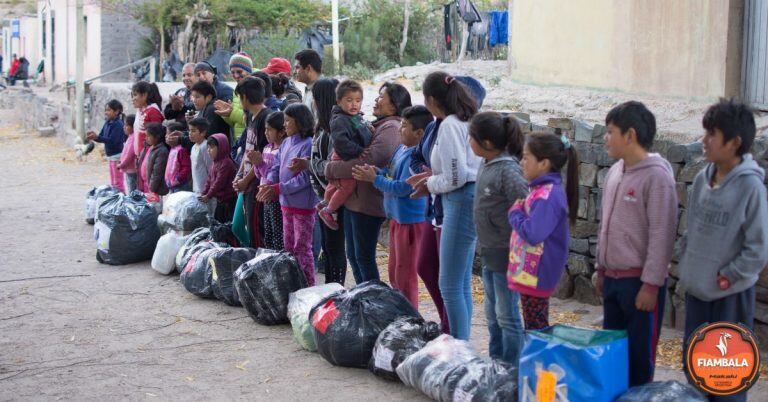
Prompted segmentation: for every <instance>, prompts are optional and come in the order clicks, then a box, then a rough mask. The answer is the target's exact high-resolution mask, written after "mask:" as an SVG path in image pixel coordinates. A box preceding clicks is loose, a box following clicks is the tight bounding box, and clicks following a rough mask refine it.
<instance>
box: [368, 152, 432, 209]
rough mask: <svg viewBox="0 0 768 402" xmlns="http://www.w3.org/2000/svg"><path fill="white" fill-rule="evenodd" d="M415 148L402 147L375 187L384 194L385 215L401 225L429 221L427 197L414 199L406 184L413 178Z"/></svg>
mask: <svg viewBox="0 0 768 402" xmlns="http://www.w3.org/2000/svg"><path fill="white" fill-rule="evenodd" d="M415 150H416V148H415V147H410V148H406V147H405V146H403V145H400V146H399V147H398V148H397V150H396V151H395V155H394V156H392V160H391V161H390V162H389V166H388V167H386V168H384V169H381V170H380V171H379V175H378V176H376V179H375V180H374V181H373V186H374V187H376V188H377V189H378V190H379V191H381V192H382V193H383V194H384V213H386V214H387V217H388V218H390V219H394V220H395V221H396V222H397V223H400V224H410V223H420V222H424V221H426V220H427V215H426V210H427V197H421V198H416V199H413V198H411V197H410V195H411V193H412V192H413V188H412V187H411V186H410V185H408V183H406V182H405V180H406V179H408V178H409V177H411V172H410V167H411V157H412V156H413V153H414V151H415Z"/></svg>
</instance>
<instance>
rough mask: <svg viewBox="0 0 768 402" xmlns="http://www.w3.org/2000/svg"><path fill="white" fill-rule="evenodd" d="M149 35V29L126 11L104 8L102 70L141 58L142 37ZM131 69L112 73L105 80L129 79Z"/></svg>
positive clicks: (101, 37)
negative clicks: (113, 10) (120, 11)
mask: <svg viewBox="0 0 768 402" xmlns="http://www.w3.org/2000/svg"><path fill="white" fill-rule="evenodd" d="M145 36H149V30H148V29H146V28H144V27H142V26H141V25H139V23H138V21H137V20H135V19H134V18H132V17H131V16H129V15H127V14H125V13H119V12H112V11H108V10H102V14H101V36H100V40H101V43H102V45H101V71H102V72H107V71H110V70H112V69H114V68H117V67H120V66H124V65H126V64H128V63H130V62H132V61H134V60H138V59H140V58H141V57H142V56H141V55H140V54H139V45H140V43H141V39H142V38H143V37H145ZM129 79H130V71H128V70H124V71H121V72H119V73H114V74H110V75H108V76H106V77H104V78H102V79H101V80H102V81H103V82H117V81H128V80H129Z"/></svg>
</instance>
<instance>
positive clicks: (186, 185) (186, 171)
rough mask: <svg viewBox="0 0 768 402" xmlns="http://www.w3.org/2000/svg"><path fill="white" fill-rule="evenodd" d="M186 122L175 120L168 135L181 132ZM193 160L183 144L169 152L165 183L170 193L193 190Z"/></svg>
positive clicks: (168, 128)
mask: <svg viewBox="0 0 768 402" xmlns="http://www.w3.org/2000/svg"><path fill="white" fill-rule="evenodd" d="M183 130H184V124H182V123H179V122H177V121H174V122H172V123H170V124H168V127H167V131H166V135H171V133H173V134H174V135H175V134H181V131H183ZM191 176H192V162H191V161H190V158H189V152H188V151H187V149H186V148H184V147H183V146H182V145H181V144H176V145H175V146H174V147H173V148H171V150H170V152H169V153H168V165H167V166H166V167H165V185H166V186H168V192H169V193H176V192H179V191H190V190H192V182H191V178H192V177H191Z"/></svg>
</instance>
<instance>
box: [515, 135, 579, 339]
mask: <svg viewBox="0 0 768 402" xmlns="http://www.w3.org/2000/svg"><path fill="white" fill-rule="evenodd" d="M566 163H567V164H568V167H567V186H566V189H565V192H563V187H562V178H561V177H560V170H561V169H562V168H563V166H565V165H566ZM521 165H522V168H523V177H525V179H526V180H528V182H529V184H528V187H529V189H530V194H528V196H527V197H525V200H523V199H519V200H517V201H515V204H514V205H513V206H512V208H511V209H510V211H509V224H510V225H511V226H512V236H511V239H510V241H509V244H510V250H509V273H508V282H509V288H510V289H512V290H514V291H516V292H518V293H520V299H521V302H522V305H523V318H524V319H525V329H528V330H532V329H541V328H545V327H548V326H549V296H551V295H552V293H553V292H554V291H555V287H556V286H557V283H558V282H559V280H560V276H561V275H562V273H563V270H565V262H566V260H568V241H569V239H568V236H569V228H568V221H569V220H570V222H571V224H573V223H574V222H575V221H576V213H577V210H578V207H579V187H578V186H579V158H578V155H577V154H576V150H575V149H574V148H573V147H572V146H571V143H570V141H569V140H568V137H566V136H565V135H556V134H550V133H533V134H531V135H529V136H528V138H527V140H526V142H525V148H524V149H523V160H522V163H521Z"/></svg>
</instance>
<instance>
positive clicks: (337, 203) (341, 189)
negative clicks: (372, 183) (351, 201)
mask: <svg viewBox="0 0 768 402" xmlns="http://www.w3.org/2000/svg"><path fill="white" fill-rule="evenodd" d="M356 187H357V180H355V179H340V180H331V181H330V182H329V183H328V185H327V186H326V187H325V195H324V196H323V200H324V201H325V202H326V203H328V209H329V210H331V211H337V210H338V209H339V208H341V207H342V206H343V205H344V203H346V202H347V199H348V198H349V196H350V195H352V193H354V192H355V188H356Z"/></svg>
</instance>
